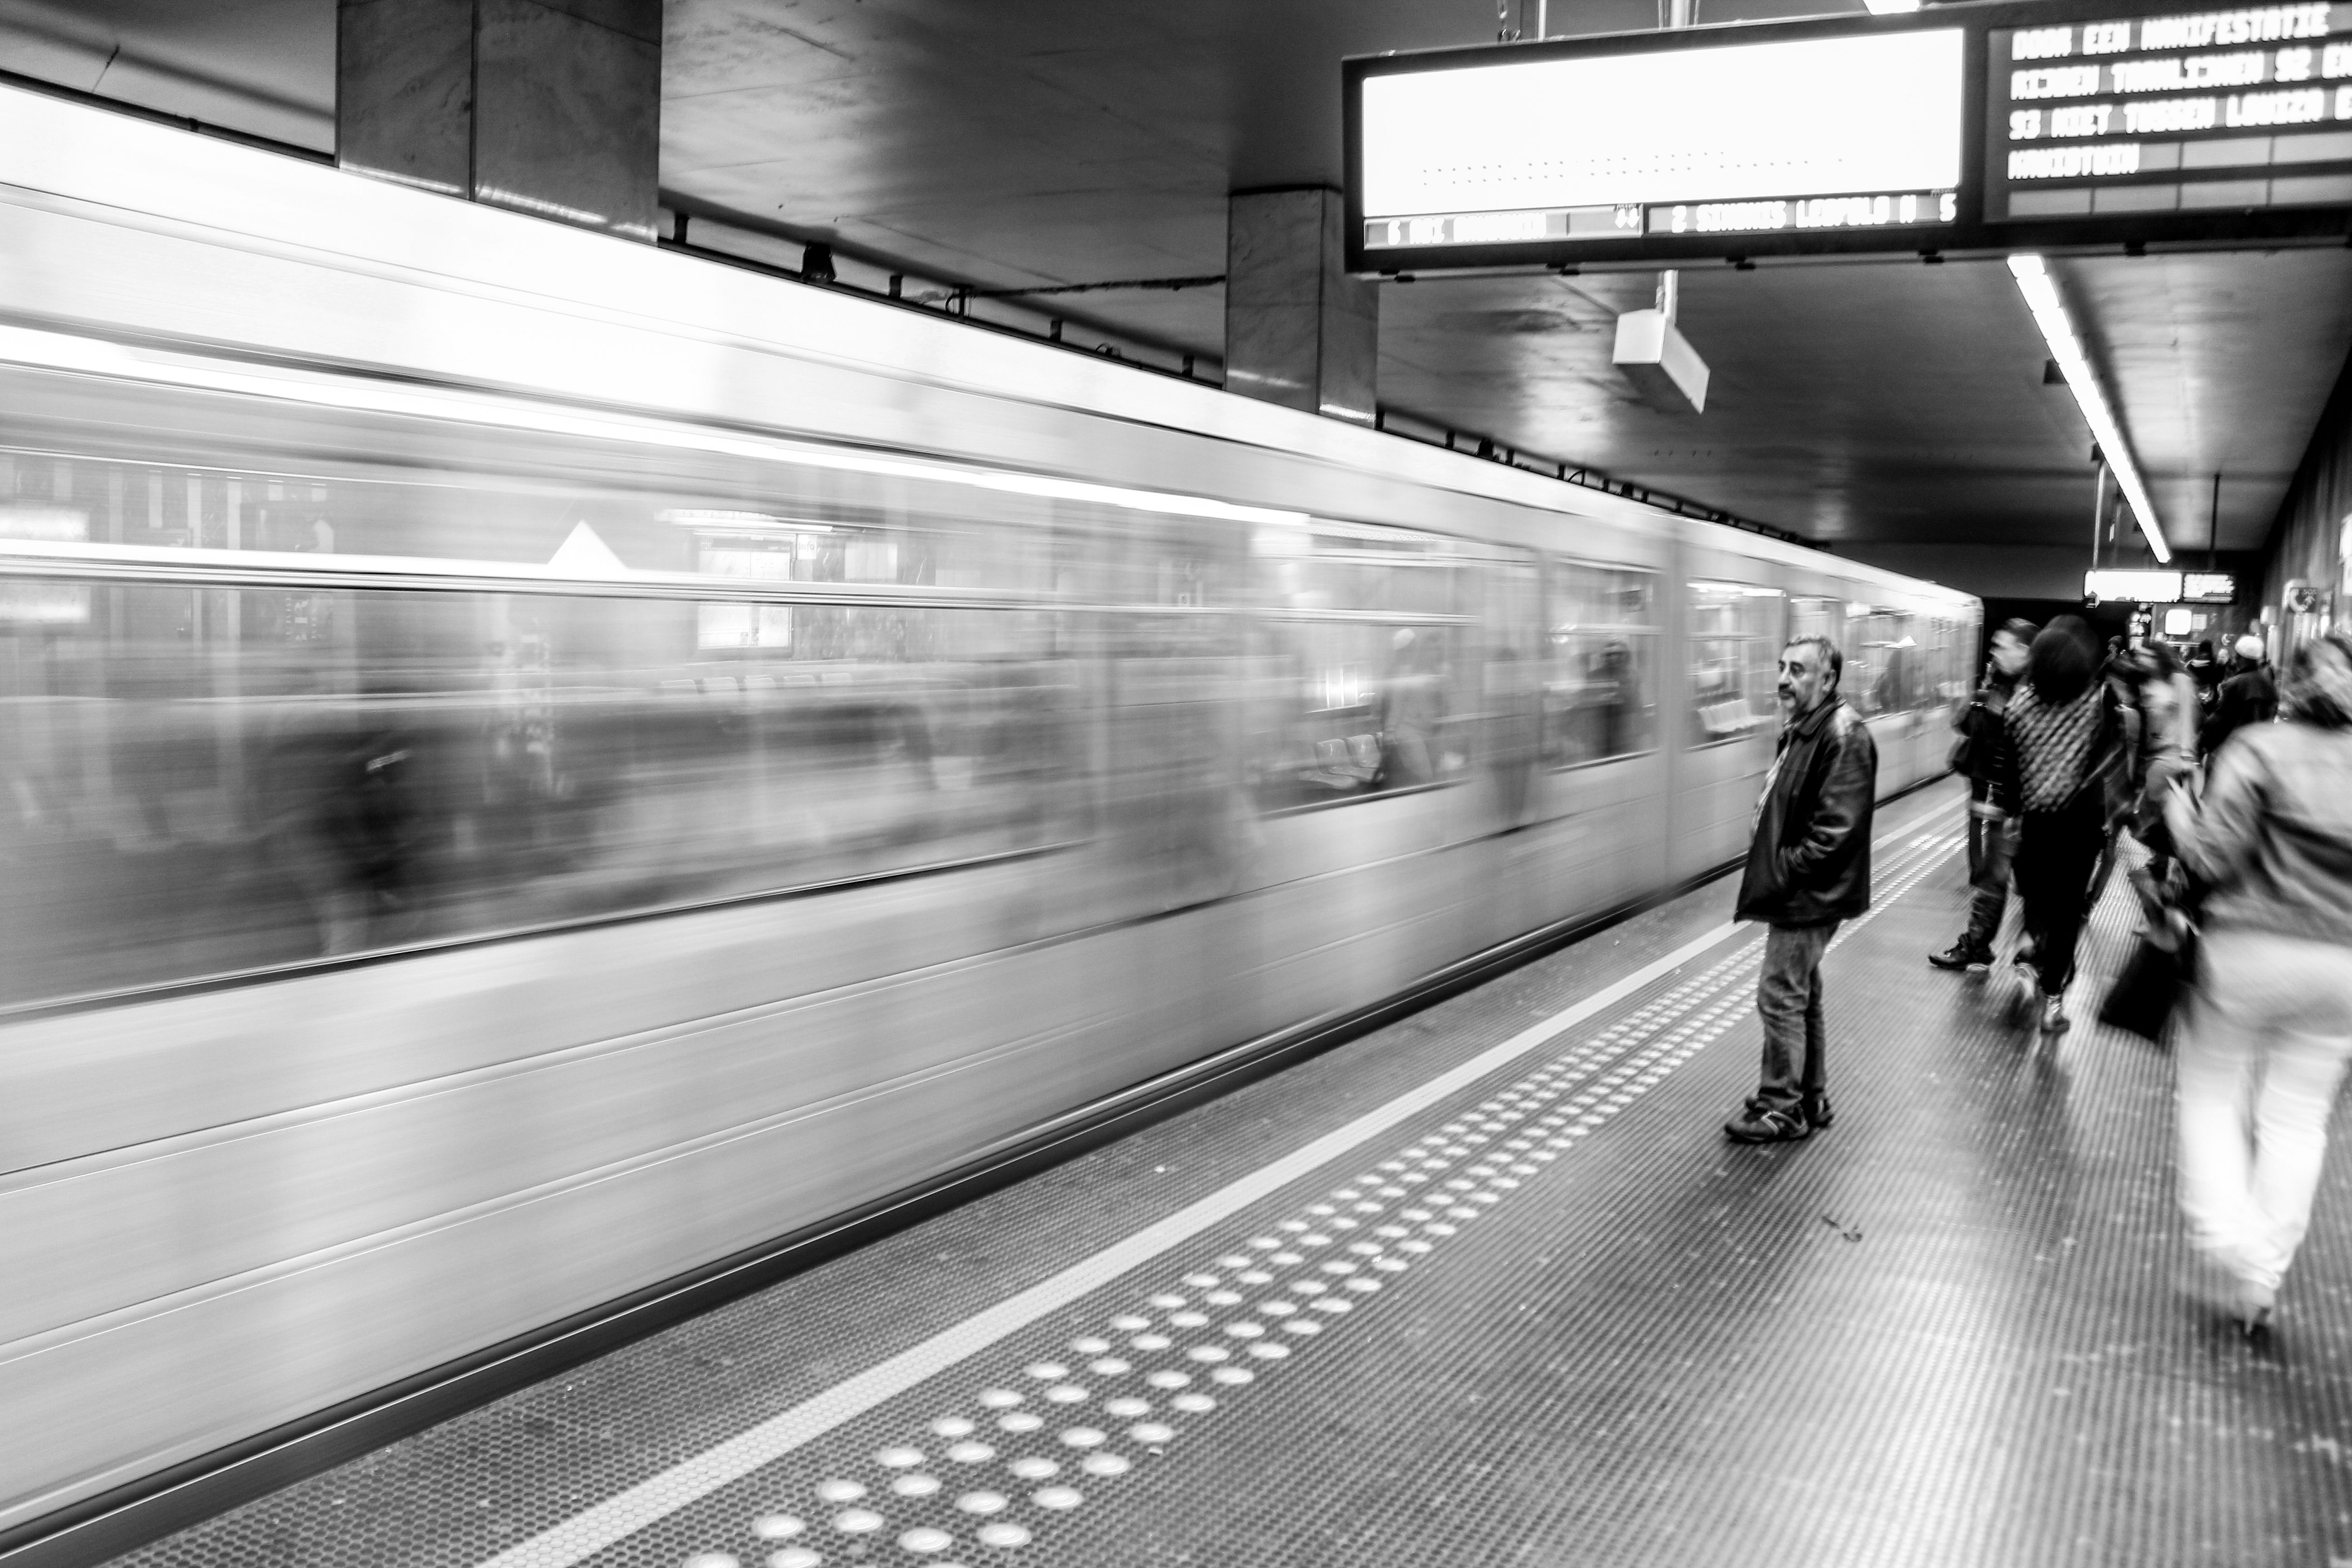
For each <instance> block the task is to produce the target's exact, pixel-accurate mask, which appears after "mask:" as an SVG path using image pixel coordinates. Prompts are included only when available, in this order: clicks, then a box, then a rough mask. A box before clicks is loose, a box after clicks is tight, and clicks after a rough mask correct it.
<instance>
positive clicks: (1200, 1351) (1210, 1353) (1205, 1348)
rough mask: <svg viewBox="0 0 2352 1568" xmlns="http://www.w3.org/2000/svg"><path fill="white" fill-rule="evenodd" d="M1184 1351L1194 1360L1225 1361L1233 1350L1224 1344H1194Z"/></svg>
mask: <svg viewBox="0 0 2352 1568" xmlns="http://www.w3.org/2000/svg"><path fill="white" fill-rule="evenodd" d="M1184 1353H1185V1354H1186V1355H1188V1356H1190V1357H1192V1359H1193V1360H1194V1361H1223V1360H1224V1359H1225V1358H1226V1357H1228V1356H1230V1355H1231V1354H1232V1353H1233V1352H1231V1351H1228V1350H1227V1349H1225V1347H1224V1346H1223V1345H1194V1346H1193V1347H1192V1349H1191V1350H1189V1351H1186V1352H1184Z"/></svg>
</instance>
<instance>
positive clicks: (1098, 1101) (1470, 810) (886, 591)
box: [0, 89, 1979, 1539]
mask: <svg viewBox="0 0 2352 1568" xmlns="http://www.w3.org/2000/svg"><path fill="white" fill-rule="evenodd" d="M1978 617H1979V606H1978V605H1977V603H1976V602H1975V601H1974V600H1972V599H1970V598H1969V597H1967V596H1965V595H1959V594H1956V593H1951V592H1948V591H1946V590H1943V589H1940V588H1937V587H1936V586H1934V585H1932V584H1924V583H1918V582H1913V581H1908V580H1906V579H1903V578H1899V577H1895V576H1892V575H1889V574H1885V573H1881V572H1877V571H1874V570H1871V569H1869V568H1866V567H1864V566H1861V565H1857V564H1854V563H1850V562H1845V561H1841V560H1838V559H1835V558H1833V557H1831V556H1828V555H1825V554H1822V553H1818V552H1812V551H1809V550H1805V549H1801V548H1796V547H1792V546H1789V545H1784V544H1781V543H1779V542H1773V541H1771V540H1769V539H1765V538H1762V537H1759V536H1756V535H1752V534H1747V533H1743V532H1740V531H1735V530H1732V529H1728V528H1722V527H1716V526H1710V525H1706V524H1701V523H1697V522H1693V521H1685V520H1682V519H1678V518H1676V517H1675V516H1672V515H1669V514H1666V513H1664V512H1662V511H1658V510H1652V509H1649V508H1645V507H1643V506H1640V505H1636V504H1633V503H1632V502H1630V501H1625V500H1618V499H1615V498H1612V497H1610V496H1607V495H1604V494H1600V493H1596V492H1594V491H1591V490H1587V489H1577V488H1573V487H1570V486H1568V485H1564V484H1561V483H1559V482H1557V481H1556V480H1553V479H1549V478H1546V477H1542V476H1538V475H1536V474H1533V473H1529V472H1526V471H1522V470H1520V469H1517V468H1511V467H1507V466H1504V465H1501V464H1497V463H1494V462H1482V461H1478V460H1475V459H1474V458H1468V457H1466V456H1456V455H1454V454H1452V453H1449V452H1445V451H1442V450H1439V449H1436V448H1434V447H1425V446H1422V445H1419V444H1415V443H1412V442H1409V441H1406V440H1402V439H1399V438H1396V437H1389V436H1383V435H1380V434H1377V433H1375V432H1373V431H1371V430H1369V429H1364V428H1360V427H1358V426H1352V425H1349V424H1348V423H1345V422H1342V421H1339V420H1335V419H1330V418H1318V417H1315V416H1307V415H1304V414H1297V413H1293V412H1290V411H1287V410H1285V409H1281V408H1277V407H1274V406H1270V405H1265V404H1262V403H1256V402H1252V401H1249V400H1245V399H1243V398H1240V397H1235V396H1230V395H1225V394H1223V393H1222V392H1220V391H1217V390H1215V389H1213V388H1211V387H1208V386H1205V385H1200V384H1192V383H1189V382H1186V381H1182V380H1178V379H1176V378H1173V377H1168V376H1162V375H1157V374H1147V373H1144V372H1141V371H1139V370H1136V369H1134V368H1130V367H1123V366H1120V365H1118V364H1115V363H1109V362H1108V361H1106V360H1104V359H1101V358H1099V357H1095V356H1087V355H1083V354H1078V353H1070V352H1068V351H1066V350H1064V349H1061V348H1057V347H1055V346H1051V345H1047V344H1044V343H1036V342H1027V341H1024V340H1017V339H1013V338H1010V337H1007V336H1003V335H999V334H992V333H989V332H985V331H976V330H973V329H971V328H969V327H966V326H962V325H960V324H956V323H951V322H948V321H942V320H940V319H938V318H936V317H931V316H927V315H924V314H922V313H920V312H919V311H915V310H907V309H904V308H900V307H893V306H890V305H887V304H883V303H879V302H874V301H869V300H857V299H853V298H848V297H845V296H844V295H842V294H839V293H835V292H829V291H827V290H825V289H817V288H803V287H798V286H795V285H793V284H790V283H785V282H780V281H776V280H773V279H767V278H762V277H760V276H757V275H755V274H752V273H750V272H747V271H744V270H742V269H740V268H729V267H726V266H721V265H716V264H712V263H709V262H707V261H703V260H699V259H696V258H689V257H685V256H680V255H677V254H671V253H666V252H664V251H661V250H659V249H656V248H655V247H651V246H643V245H635V244H631V243H627V242H624V241H619V240H614V239H610V238H604V237H595V236H592V235H589V234H585V233H583V232H579V231H575V230H572V229H569V228H566V227H564V226H559V225H555V224H551V223H545V222H541V221H537V220H534V219H531V218H529V217H524V216H516V215H511V214H507V213H501V212H498V211H494V210H491V209H488V208H485V207H480V206H475V205H467V204H464V203H460V202H455V201H450V200H447V199H445V198H442V197H438V196H435V195H429V194H426V193H423V192H418V191H413V190H408V189H405V188H402V187H399V186H396V185H393V184H384V183H380V182H375V181H370V180H366V179H362V178H360V177H357V176H352V175H346V174H341V173H339V172H337V171H334V170H331V169H328V168H324V167H320V166H318V165H316V164H312V163H305V162H301V161H299V160H295V159H291V158H285V157H280V156H278V155H275V154H272V153H267V152H262V151H257V150H253V149H248V148H244V147H239V146H235V145H230V144H227V143H225V142H221V141H218V140H211V139H205V138H202V137H198V136H194V135H189V134H185V133H184V132H179V131H176V130H173V129H171V128H168V127H162V126H157V125H152V124H149V123H145V122H142V121H134V120H131V119H127V118H122V117H118V116H112V115H110V114H107V113H105V112H102V111H100V110H93V109H90V108H87V107H84V106H81V105H78V104H72V103H67V102H63V101H58V100H53V99H49V98H45V97H41V96H37V95H32V94H28V93H23V92H17V91H14V90H6V89H0V649H5V654H0V657H5V662H6V665H7V670H6V680H7V685H6V687H5V691H4V692H0V726H5V730H0V770H5V787H0V864H5V878H0V889H5V891H4V892H0V921H5V942H0V1253H5V1269H6V1277H7V1280H8V1283H7V1287H6V1289H0V1411H5V1413H6V1418H5V1421H0V1531H15V1532H17V1535H18V1538H20V1539H21V1538H23V1533H24V1532H26V1531H37V1530H42V1529H47V1528H48V1527H49V1526H50V1525H54V1524H56V1523H57V1522H58V1521H61V1520H66V1519H69V1518H72V1517H74V1510H78V1509H79V1510H89V1509H90V1508H92V1507H93V1506H94V1503H93V1500H106V1499H121V1498H124V1497H128V1496H131V1495H132V1494H133V1493H135V1492H136V1491H137V1490H138V1489H139V1488H140V1487H142V1486H152V1484H154V1478H156V1477H157V1476H159V1475H164V1474H172V1473H176V1472H174V1471H173V1467H190V1466H192V1467H196V1468H202V1467H204V1466H205V1465H207V1464H209V1463H212V1462H214V1461H215V1460H221V1459H225V1458H234V1457H236V1456H237V1455H240V1454H244V1453H246V1452H247V1451H248V1450H249V1449H251V1448H252V1447H254V1445H255V1444H256V1441H257V1438H260V1437H262V1436H263V1435H269V1434H278V1435H283V1434H286V1433H289V1432H295V1431H299V1430H300V1429H301V1425H300V1424H302V1423H304V1422H308V1421H316V1420H318V1419H320V1413H322V1412H341V1413H343V1414H348V1413H350V1412H352V1411H353V1410H358V1409H362V1408H364V1407H365V1404H366V1402H367V1401H368V1400H370V1399H371V1398H372V1397H374V1396H376V1395H378V1394H380V1393H381V1392H382V1391H384V1390H386V1389H390V1388H405V1389H409V1390H412V1391H413V1390H415V1389H417V1388H421V1387H426V1386H429V1385H430V1384H431V1380H432V1379H433V1378H434V1377H436V1375H438V1371H436V1369H439V1370H441V1371H446V1370H447V1369H450V1368H452V1367H466V1366H471V1365H477V1364H478V1363H479V1361H480V1358H482V1357H484V1356H485V1355H487V1354H490V1353H493V1352H500V1351H501V1348H502V1347H503V1348H507V1349H511V1348H513V1347H516V1346H518V1345H528V1344H530V1343H531V1342H533V1340H532V1336H535V1335H544V1334H546V1333H548V1332H550V1331H551V1325H567V1324H568V1325H572V1326H577V1325H578V1324H580V1323H583V1322H590V1321H596V1319H595V1315H596V1314H597V1313H598V1312H599V1311H600V1310H604V1308H605V1307H606V1306H607V1305H608V1304H610V1303H614V1302H616V1301H624V1300H644V1299H646V1297H645V1293H646V1292H649V1291H654V1290H656V1289H659V1288H661V1287H662V1286H663V1285H664V1282H666V1281H676V1280H679V1279H693V1278H698V1276H697V1274H696V1271H698V1270H709V1269H710V1268H712V1267H713V1266H714V1265H717V1264H719V1263H720V1262H721V1261H722V1260H729V1259H740V1258H747V1257H753V1256H757V1255H758V1253H759V1249H761V1248H762V1247H766V1246H769V1245H770V1244H772V1243H773V1242H774V1241H775V1240H776V1238H779V1237H791V1236H794V1235H799V1234H803V1233H805V1232H806V1231H807V1230H808V1229H809V1227H812V1226H818V1225H820V1224H821V1223H823V1222H826V1221H828V1220H829V1219H832V1218H835V1217H837V1216H841V1215H847V1214H850V1213H853V1212H856V1211H859V1210H860V1209H861V1206H862V1205H872V1204H875V1203H877V1202H878V1201H881V1200H884V1199H887V1198H888V1197H890V1196H891V1195H892V1194H903V1193H906V1192H908V1191H909V1190H910V1189H913V1188H916V1187H918V1186H919V1185H921V1184H925V1183H928V1182H934V1181H937V1180H939V1179H940V1178H941V1177H943V1176H945V1175H947V1174H949V1173H955V1172H959V1171H966V1170H971V1169H974V1168H976V1167H977V1166H978V1165H979V1164H980V1163H983V1162H986V1161H988V1160H991V1159H992V1158H996V1157H998V1156H1001V1155H1003V1153H1005V1152H1007V1151H1011V1150H1016V1149H1020V1148H1024V1147H1027V1146H1030V1145H1031V1144H1032V1143H1033V1142H1034V1140H1036V1139H1037V1138H1039V1137H1040V1136H1042V1135H1043V1134H1044V1131H1045V1130H1049V1129H1052V1128H1055V1127H1056V1126H1060V1125H1064V1124H1066V1121H1067V1119H1069V1118H1071V1117H1073V1116H1075V1115H1082V1114H1085V1113H1087V1110H1088V1108H1093V1107H1099V1106H1101V1105H1103V1104H1104V1103H1105V1102H1106V1101H1107V1100H1110V1099H1111V1098H1112V1097H1117V1096H1119V1095H1122V1094H1125V1093H1129V1092H1131V1091H1134V1090H1135V1089H1136V1088H1137V1086H1139V1085H1148V1084H1152V1083H1155V1082H1168V1081H1175V1080H1171V1079H1169V1077H1168V1075H1171V1074H1181V1072H1182V1071H1183V1070H1185V1069H1187V1068H1190V1067H1192V1066H1194V1065H1195V1064H1199V1063H1202V1061H1204V1060H1208V1059H1219V1060H1223V1059H1228V1057H1229V1055H1230V1053H1232V1052H1233V1051H1234V1050H1235V1049H1236V1048H1239V1047H1249V1046H1250V1045H1251V1044H1252V1043H1253V1042H1257V1043H1264V1042H1267V1041H1272V1040H1278V1039H1284V1038H1297V1037H1299V1035H1298V1031H1301V1030H1307V1029H1312V1028H1314V1027H1315V1026H1318V1023H1320V1022H1323V1021H1328V1020H1334V1019H1343V1018H1346V1017H1349V1016H1354V1015H1356V1014H1358V1013H1360V1011H1361V1010H1363V1009H1366V1008H1368V1007H1370V1006H1372V1005H1377V1004H1380V1003H1381V1002H1382V1001H1383V1000H1384V999H1391V998H1396V997H1398V996H1400V995H1404V994H1412V993H1413V991H1414V988H1415V987H1417V986H1421V985H1423V984H1427V983H1428V982H1429V981H1430V978H1431V977H1432V976H1434V975H1440V974H1443V973H1447V972H1449V969H1450V967H1451V966H1455V965H1459V964H1461V963H1464V962H1465V961H1466V960H1471V959H1474V958H1475V957H1476V956H1477V955H1480V954H1486V953H1493V952H1497V951H1498V950H1501V951H1508V948H1507V944H1510V943H1513V942H1515V941H1518V942H1524V941H1526V940H1528V939H1530V938H1531V936H1532V935H1539V934H1540V933H1546V932H1559V931H1565V930H1568V929H1571V928H1572V927H1574V926H1575V925H1576V924H1577V923H1578V922H1581V921H1590V920H1592V919H1594V918H1597V917H1600V916H1602V915H1605V914H1606V913H1608V912H1610V911H1612V910H1619V909H1622V908H1623V907H1625V906H1627V905H1629V904H1631V903H1633V902H1634V901H1636V900H1642V899H1643V898H1644V897H1646V896H1649V895H1653V894H1655V893H1657V892H1659V891H1661V890H1663V889H1670V888H1672V887H1675V886H1676V885H1678V884H1681V883H1684V882H1685V881H1688V880H1689V879H1693V878H1695V877H1697V876H1699V875H1700V874H1702V873H1705V872H1707V871H1709V870H1710V869H1712V868H1718V867H1721V866H1723V865H1724V864H1726V863H1727V862H1728V861H1730V860H1731V859H1733V858H1735V857H1737V856H1738V855H1739V854H1740V853H1741V852H1742V850H1743V848H1744V845H1745V839H1746V835H1747V831H1748V816H1749V807H1750V805H1751V803H1752V802H1753V801H1754V799H1755V797H1756V795H1757V793H1758V790H1759V783H1760V778H1761V775H1762V773H1763V772H1764V770H1765V768H1766V767H1767V765H1768V764H1769V760H1770V757H1771V752H1772V747H1773V744H1774V738H1775V733H1776V726H1777V719H1776V716H1775V705H1774V700H1773V666H1774V658H1775V655H1776V652H1777V650H1778V648H1779V647H1780V643H1781V640H1782V638H1783V637H1786V636H1788V635H1790V634H1792V633H1797V632H1808V631H1810V632H1820V633H1822V634H1825V635H1826V636H1828V637H1832V638H1833V639H1835V640H1836V641H1837V642H1838V643H1839V644H1840V645H1841V646H1842V647H1843V652H1844V658H1845V676H1844V691H1845V694H1846V695H1847V697H1848V698H1849V700H1853V702H1854V703H1856V704H1857V706H1859V707H1860V708H1861V709H1862V710H1863V711H1864V713H1865V714H1866V715H1867V716H1868V720H1869V722H1870V724H1871V726H1872V728H1873V729H1874V731H1875V732H1876V734H1877V737H1878V743H1879V754H1880V757H1881V763H1882V773H1881V777H1880V784H1881V787H1882V789H1883V790H1885V791H1887V792H1892V791H1895V790H1900V789H1902V788H1904V787H1906V786H1907V785H1909V784H1914V783H1915V782H1917V781H1919V780H1922V779H1924V778H1927V777H1931V776H1933V775H1935V774H1937V773H1940V772H1941V771H1942V769H1943V767H1944V760H1945V756H1946V752H1947V749H1948V740H1949V731H1948V725H1947V720H1948V713H1949V709H1950V705H1951V704H1952V702H1953V701H1954V700H1956V699H1957V698H1958V697H1960V696H1961V695H1962V694H1963V693H1964V691H1965V689H1966V682H1967V680H1968V677H1969V668H1968V666H1969V663H1970V662H1971V660H1972V658H1973V649H1974V647H1975V646H1976V639H1977V630H1978ZM1221 1053H1224V1054H1226V1055H1221ZM469 1357H471V1358H476V1359H475V1361H473V1362H468V1361H467V1359H466V1358H469ZM353 1402H357V1403H353ZM240 1445H244V1446H246V1447H239V1446H240ZM126 1489H128V1490H126ZM61 1510H62V1511H61ZM0 1539H5V1538H0Z"/></svg>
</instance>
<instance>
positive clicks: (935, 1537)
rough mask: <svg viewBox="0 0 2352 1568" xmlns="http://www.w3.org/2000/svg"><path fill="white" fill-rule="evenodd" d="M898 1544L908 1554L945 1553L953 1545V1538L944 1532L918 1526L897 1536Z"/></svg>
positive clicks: (927, 1526) (926, 1526)
mask: <svg viewBox="0 0 2352 1568" xmlns="http://www.w3.org/2000/svg"><path fill="white" fill-rule="evenodd" d="M898 1544H899V1545H901V1546H903V1547H905V1548H906V1549H907V1550H908V1551H909V1552H945V1551H946V1550H947V1549H948V1548H949V1547H950V1546H953V1545H954V1544H955V1537H954V1536H952V1535H950V1534H949V1533H948V1532H947V1531H944V1530H933V1529H932V1528H931V1527H930V1526H929V1525H919V1526H918V1527H916V1528H915V1529H913V1530H910V1531H907V1532H906V1533H905V1534H903V1535H901V1536H899V1537H898Z"/></svg>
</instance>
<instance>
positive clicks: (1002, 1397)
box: [980, 1388, 1021, 1410]
mask: <svg viewBox="0 0 2352 1568" xmlns="http://www.w3.org/2000/svg"><path fill="white" fill-rule="evenodd" d="M980 1402H981V1404H982V1405H986V1406H987V1407H988V1408H989V1409H991V1410H1010V1409H1012V1408H1013V1406H1014V1405H1018V1404H1020V1403H1021V1396H1020V1395H1019V1394H1015V1393H1013V1391H1012V1390H1011V1389H1009V1388H989V1389H983V1390H982V1391H981V1395H980Z"/></svg>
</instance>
